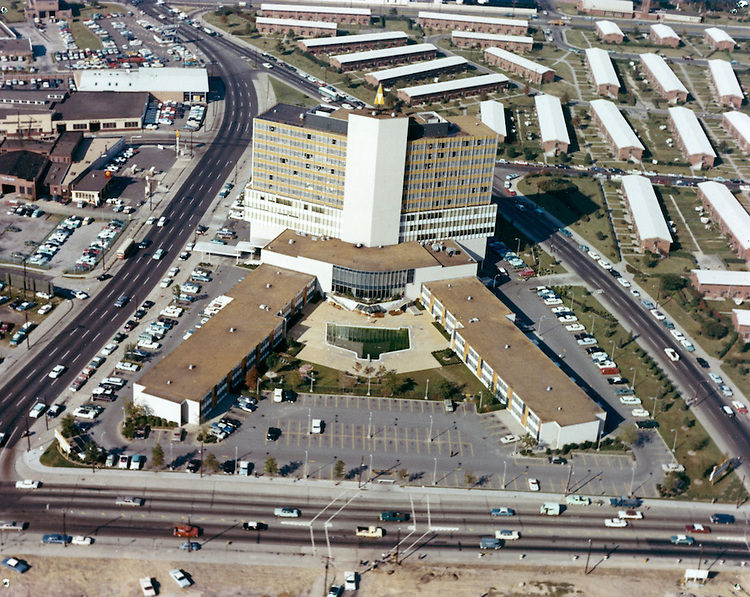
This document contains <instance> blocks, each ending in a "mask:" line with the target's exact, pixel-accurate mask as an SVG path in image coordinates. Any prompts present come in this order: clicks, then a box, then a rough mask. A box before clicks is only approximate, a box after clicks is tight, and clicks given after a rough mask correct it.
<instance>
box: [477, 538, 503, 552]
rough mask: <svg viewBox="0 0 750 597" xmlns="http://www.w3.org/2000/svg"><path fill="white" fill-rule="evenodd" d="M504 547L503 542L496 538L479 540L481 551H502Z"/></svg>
mask: <svg viewBox="0 0 750 597" xmlns="http://www.w3.org/2000/svg"><path fill="white" fill-rule="evenodd" d="M502 546H503V540H502V539H497V538H496V537H482V538H481V539H480V540H479V549H500V548H502Z"/></svg>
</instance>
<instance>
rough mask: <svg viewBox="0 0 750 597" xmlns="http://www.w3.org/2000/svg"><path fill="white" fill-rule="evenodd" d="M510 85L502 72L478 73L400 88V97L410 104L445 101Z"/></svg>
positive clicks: (489, 91)
mask: <svg viewBox="0 0 750 597" xmlns="http://www.w3.org/2000/svg"><path fill="white" fill-rule="evenodd" d="M507 87H508V77H506V76H505V75H501V74H491V75H478V76H476V77H467V78H466V79H454V80H453V81H443V82H441V83H430V84H428V85H417V86H416V87H405V88H404V89H399V90H398V97H399V99H401V100H402V101H403V102H405V103H406V104H407V105H409V106H418V105H420V104H429V103H432V102H445V101H450V100H453V99H456V98H459V97H468V96H471V95H480V94H482V93H499V92H500V91H502V90H503V89H506V88H507Z"/></svg>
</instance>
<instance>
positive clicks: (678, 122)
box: [669, 106, 716, 157]
mask: <svg viewBox="0 0 750 597" xmlns="http://www.w3.org/2000/svg"><path fill="white" fill-rule="evenodd" d="M669 117H670V118H671V119H672V123H673V124H674V126H675V128H676V129H677V134H678V135H679V136H680V138H681V139H682V144H683V146H684V147H685V151H686V152H687V154H688V155H697V154H705V155H711V156H714V157H716V152H715V151H714V148H713V147H711V142H710V141H709V140H708V137H707V136H706V132H705V131H704V130H703V127H702V126H701V123H700V122H699V121H698V117H697V116H696V115H695V112H693V111H692V110H691V109H690V108H684V107H682V106H678V107H675V108H669Z"/></svg>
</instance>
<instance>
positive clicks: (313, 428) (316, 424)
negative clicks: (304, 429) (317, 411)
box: [310, 419, 323, 433]
mask: <svg viewBox="0 0 750 597" xmlns="http://www.w3.org/2000/svg"><path fill="white" fill-rule="evenodd" d="M310 433H323V421H322V420H321V419H313V420H312V421H311V422H310Z"/></svg>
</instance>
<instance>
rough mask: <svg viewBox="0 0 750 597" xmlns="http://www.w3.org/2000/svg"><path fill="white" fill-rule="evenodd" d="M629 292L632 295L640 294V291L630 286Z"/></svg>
mask: <svg viewBox="0 0 750 597" xmlns="http://www.w3.org/2000/svg"><path fill="white" fill-rule="evenodd" d="M619 279H620V280H622V278H619ZM628 284H629V282H628ZM630 294H632V295H633V296H641V293H640V292H638V291H637V290H636V289H635V288H631V289H630Z"/></svg>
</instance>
